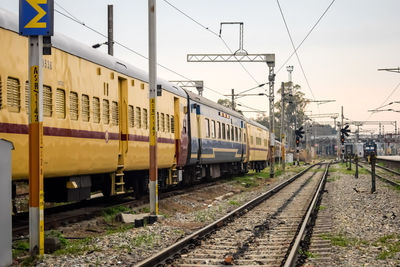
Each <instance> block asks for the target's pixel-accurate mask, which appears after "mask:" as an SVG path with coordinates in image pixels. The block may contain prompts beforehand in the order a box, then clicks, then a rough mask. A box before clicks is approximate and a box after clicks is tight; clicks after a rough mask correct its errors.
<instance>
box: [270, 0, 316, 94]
mask: <svg viewBox="0 0 400 267" xmlns="http://www.w3.org/2000/svg"><path fill="white" fill-rule="evenodd" d="M276 3H277V4H278V7H279V11H280V13H281V16H282V19H283V22H284V24H285V27H286V31H287V33H288V35H289V39H290V42H291V44H292V47H293V50H294V53H295V54H296V57H297V61H298V62H299V65H300V69H301V72H302V73H303V76H304V79H305V80H306V83H307V86H308V89H310V92H311V95H312V97H313V99H314V100H315V96H314V92H313V91H312V89H311V86H310V83H309V82H308V78H307V75H306V73H305V71H304V68H303V64H301V61H300V57H299V55H298V53H297V50H296V46H295V45H294V42H293V38H292V35H291V34H290V31H289V27H288V25H287V23H286V19H285V16H284V14H283V11H282V8H281V5H280V3H279V0H276Z"/></svg>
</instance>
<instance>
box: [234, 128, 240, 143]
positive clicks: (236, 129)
mask: <svg viewBox="0 0 400 267" xmlns="http://www.w3.org/2000/svg"><path fill="white" fill-rule="evenodd" d="M235 141H236V142H237V141H239V136H238V128H237V127H235Z"/></svg>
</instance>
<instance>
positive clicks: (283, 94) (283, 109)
mask: <svg viewBox="0 0 400 267" xmlns="http://www.w3.org/2000/svg"><path fill="white" fill-rule="evenodd" d="M281 104H282V106H281V149H282V170H283V171H285V124H284V119H285V83H284V82H282V85H281Z"/></svg>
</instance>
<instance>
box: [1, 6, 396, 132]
mask: <svg viewBox="0 0 400 267" xmlns="http://www.w3.org/2000/svg"><path fill="white" fill-rule="evenodd" d="M168 1H169V3H171V4H173V5H174V6H176V7H177V8H179V9H181V10H182V11H183V12H185V13H186V14H188V15H189V16H190V17H192V18H193V19H195V20H196V21H198V22H199V23H201V24H202V25H204V26H206V27H209V29H211V30H213V31H214V32H219V24H220V22H230V21H235V22H244V49H245V50H246V51H247V52H248V53H275V55H276V71H278V69H279V68H280V67H282V66H283V64H284V62H285V60H286V59H287V58H288V57H289V55H290V54H291V53H292V52H293V49H292V45H291V43H290V39H289V36H288V34H287V32H286V28H285V25H284V23H283V20H282V17H281V15H280V11H279V8H278V4H277V1H275V0H247V1H244V0H241V1H239V0H201V1H200V0H168ZM331 2H332V0H302V1H298V0H280V4H281V7H282V10H283V13H284V15H285V18H286V21H287V24H288V27H289V29H290V32H291V34H292V37H293V41H294V43H295V45H297V44H299V43H300V42H301V40H303V38H304V37H305V36H306V34H307V33H308V31H309V30H310V28H311V27H312V26H313V25H314V24H315V22H316V21H317V20H318V18H319V17H320V16H321V15H322V13H323V12H324V11H325V9H326V8H327V7H328V5H329V4H330V3H331ZM107 4H113V5H114V19H115V22H114V30H115V34H114V37H115V40H116V41H118V42H120V43H123V44H125V45H127V46H128V47H129V48H131V49H133V50H134V51H137V52H138V53H140V54H142V55H145V56H147V55H148V48H147V44H148V33H147V29H148V26H147V14H148V11H147V4H148V1H146V0H135V1H128V0H125V1H123V0H120V1H116V0H115V1H111V0H108V1H106V0H79V1H78V0H64V1H62V0H57V1H56V5H55V8H56V9H57V10H58V11H60V12H63V13H65V14H67V11H68V12H69V13H70V15H72V16H74V17H76V18H77V19H78V20H80V21H82V22H84V23H85V24H86V25H89V26H90V27H93V28H94V29H96V30H98V31H100V32H102V33H104V34H106V33H107ZM0 8H4V9H7V10H10V11H12V12H14V13H17V12H18V1H16V0H0ZM62 8H64V9H65V10H63V9H62ZM399 10H400V1H398V0H380V1H374V0H336V1H335V2H334V4H333V5H332V6H331V8H330V9H329V10H328V12H327V13H326V15H325V16H324V17H323V19H322V20H321V22H320V23H319V24H318V26H317V27H316V28H315V29H314V31H313V32H312V33H311V35H310V36H309V38H308V39H307V40H306V41H305V42H304V44H303V45H302V47H301V48H300V49H299V51H298V54H299V57H300V60H301V63H302V65H303V68H304V71H305V74H306V76H307V78H308V81H309V84H310V87H308V86H307V83H306V80H305V78H304V76H303V74H302V72H301V69H300V65H299V63H298V61H297V58H296V57H293V58H292V59H291V60H290V61H289V62H288V63H287V64H286V65H293V66H294V71H293V82H294V83H297V84H299V85H301V86H302V90H303V92H304V93H305V94H306V97H307V98H310V99H312V98H313V96H312V93H311V91H312V92H313V95H314V96H315V99H317V100H324V99H334V100H336V102H335V103H329V104H324V105H320V107H319V109H318V107H317V105H315V104H310V105H309V106H308V110H309V111H310V112H312V114H318V113H332V112H335V113H339V112H340V107H341V106H344V111H345V117H347V118H349V119H351V120H367V119H368V120H385V121H386V120H398V118H399V114H400V113H395V112H381V113H376V114H373V115H371V113H370V112H368V109H374V108H376V107H379V106H381V105H382V104H387V103H389V102H391V101H400V88H399V89H398V90H396V91H395V93H394V94H393V95H392V96H391V97H390V98H389V99H388V100H386V99H387V98H388V96H389V95H390V93H391V92H392V91H393V90H394V89H395V87H396V86H397V85H398V84H399V83H400V74H398V73H390V72H378V71H377V69H378V68H388V67H398V66H399V65H400V54H399V53H398V51H399V46H400V27H398V16H399V15H398V13H399ZM157 16H158V17H157V20H158V21H157V22H158V23H157V27H158V28H157V31H158V33H157V34H158V47H157V53H158V63H159V64H162V65H164V66H166V67H168V68H170V69H172V70H174V71H176V72H177V73H179V74H181V75H183V76H185V77H187V78H190V79H193V80H203V81H204V83H205V86H207V87H209V88H211V89H213V90H216V91H218V92H220V93H221V94H229V93H230V91H231V89H232V88H234V89H235V90H237V91H239V92H240V91H243V90H245V89H248V88H252V87H254V86H257V85H258V84H261V83H264V82H266V81H267V77H268V68H267V66H266V64H262V63H244V67H245V68H246V69H247V71H248V72H249V73H250V74H251V75H249V74H248V73H247V72H246V71H245V70H244V69H243V68H242V67H241V66H240V64H238V63H188V62H186V54H188V53H229V51H228V49H227V48H226V47H225V46H224V44H223V42H222V41H221V39H220V38H218V37H217V36H215V35H214V34H212V33H210V32H209V31H207V30H205V29H203V28H202V27H200V26H199V25H198V24H196V23H195V22H193V21H191V20H189V19H188V18H187V17H185V16H184V15H182V14H181V13H179V12H177V10H175V9H173V8H172V7H171V6H170V5H168V4H167V3H166V2H165V1H164V0H157ZM55 31H58V32H62V33H63V34H65V35H67V36H70V37H72V38H74V39H77V40H79V41H81V42H83V43H85V44H88V45H93V44H95V43H99V42H105V41H106V40H105V38H103V37H101V36H99V35H98V34H96V33H94V32H91V31H90V30H88V29H86V28H85V27H83V26H82V25H79V24H77V23H75V22H73V21H72V20H70V19H68V18H65V17H64V16H62V15H60V14H59V13H57V12H56V13H55ZM222 37H223V38H224V40H225V41H226V42H227V44H228V46H229V47H230V48H231V49H232V50H233V51H236V50H237V49H238V48H239V28H238V26H234V25H232V26H226V27H225V26H224V28H223V31H222ZM99 50H101V51H102V52H104V53H106V52H107V47H105V46H104V47H103V48H100V49H99ZM114 50H115V56H116V57H118V58H121V59H123V60H125V61H128V62H130V63H132V64H134V65H136V66H138V67H139V68H142V69H144V70H147V68H148V67H147V61H146V60H145V59H143V58H141V57H139V56H137V55H135V54H134V53H132V52H130V51H128V50H126V49H125V48H122V47H120V46H118V45H116V46H115V48H114ZM286 65H284V66H283V68H282V69H281V71H279V72H278V73H277V76H276V86H275V87H276V88H275V89H276V91H277V89H278V88H277V87H278V86H279V85H280V84H281V82H282V81H287V79H288V74H287V71H286ZM158 73H159V76H161V77H162V78H165V79H167V80H176V79H182V77H179V76H178V75H176V74H174V73H171V72H169V71H166V70H164V69H163V68H161V67H159V68H158ZM251 76H253V78H254V79H253V78H252V77H251ZM254 92H262V89H258V90H254ZM204 96H206V97H208V98H210V99H212V100H214V101H217V100H218V99H219V98H222V96H221V95H218V94H216V93H214V92H212V91H210V90H208V89H206V90H205V92H204ZM276 99H279V97H276ZM385 100H386V102H384V101H385ZM240 102H241V103H243V104H244V105H248V106H252V107H254V108H257V109H260V110H267V108H268V101H267V98H266V97H260V96H256V97H245V98H241V100H240ZM389 107H392V108H393V109H396V110H400V104H393V105H391V106H389ZM389 107H388V108H389ZM246 114H247V113H246ZM250 114H251V113H248V115H250ZM250 116H255V114H253V115H250ZM323 120H324V121H327V120H329V119H328V118H327V119H323ZM365 128H366V127H365ZM393 129H394V128H393V127H390V126H387V127H385V131H386V132H391V131H393Z"/></svg>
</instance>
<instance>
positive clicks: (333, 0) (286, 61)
mask: <svg viewBox="0 0 400 267" xmlns="http://www.w3.org/2000/svg"><path fill="white" fill-rule="evenodd" d="M335 1H336V0H332V2H331V3H330V4H329V5H328V7H327V8H326V9H325V11H324V12H323V13H322V15H321V16H320V17H319V18H318V20H317V22H315V24H314V25H313V26H312V27H311V29H310V30H309V31H308V33H307V34H306V36H305V37H304V38H303V40H302V41H301V42H300V44H299V45H298V46H297V47H296V49H295V50H294V51H293V52H292V54H290V56H289V57H288V58H287V59H286V60H285V62H284V63H283V64H282V65H281V66H280V67H279V69H278V70H277V71H276V74H278V73H279V72H280V71H281V70H282V68H283V67H284V66H286V63H288V61H289V60H290V59H291V58H292V57H293V55H294V54H296V52H297V50H299V48H300V47H301V46H302V45H303V43H304V41H305V40H306V39H307V38H308V37H309V36H310V34H311V33H312V32H313V30H314V29H315V27H317V25H318V24H319V22H320V21H321V20H322V18H323V17H324V16H325V14H326V13H327V12H328V10H329V9H330V8H331V6H332V5H333V3H334V2H335Z"/></svg>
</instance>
